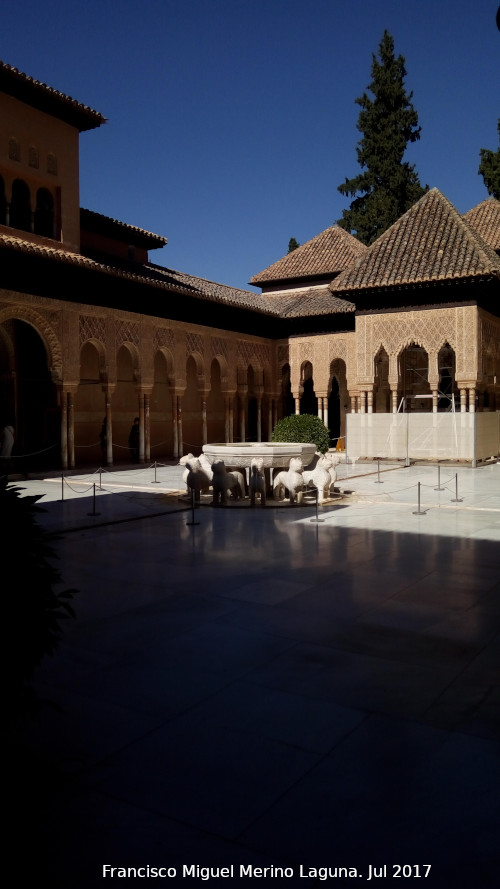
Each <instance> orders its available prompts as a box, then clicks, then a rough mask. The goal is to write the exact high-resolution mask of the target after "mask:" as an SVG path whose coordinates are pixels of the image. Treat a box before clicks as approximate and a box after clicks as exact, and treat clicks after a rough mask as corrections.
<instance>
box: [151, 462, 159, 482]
mask: <svg viewBox="0 0 500 889" xmlns="http://www.w3.org/2000/svg"><path fill="white" fill-rule="evenodd" d="M151 484H152V485H158V484H159V481H158V480H157V478H156V460H155V479H154V482H151Z"/></svg>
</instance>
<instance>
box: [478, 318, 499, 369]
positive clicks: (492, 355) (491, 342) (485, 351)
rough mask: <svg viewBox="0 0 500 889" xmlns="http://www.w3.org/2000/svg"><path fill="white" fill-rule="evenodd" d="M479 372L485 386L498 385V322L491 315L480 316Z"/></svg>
mask: <svg viewBox="0 0 500 889" xmlns="http://www.w3.org/2000/svg"><path fill="white" fill-rule="evenodd" d="M478 336H479V349H478V351H479V355H480V356H481V368H480V372H481V374H482V376H483V379H484V381H485V383H487V384H490V385H491V384H496V383H497V382H498V384H500V322H499V321H498V320H497V319H496V318H493V316H491V315H484V314H482V313H481V314H480V323H479V330H478Z"/></svg>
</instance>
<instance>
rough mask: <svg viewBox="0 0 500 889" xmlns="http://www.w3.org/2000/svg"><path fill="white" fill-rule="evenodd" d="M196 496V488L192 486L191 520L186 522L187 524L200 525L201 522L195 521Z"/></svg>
mask: <svg viewBox="0 0 500 889" xmlns="http://www.w3.org/2000/svg"><path fill="white" fill-rule="evenodd" d="M194 496H195V491H194V488H191V521H190V522H186V525H199V524H200V523H199V522H195V520H194Z"/></svg>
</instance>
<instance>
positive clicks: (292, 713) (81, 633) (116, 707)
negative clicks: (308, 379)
mask: <svg viewBox="0 0 500 889" xmlns="http://www.w3.org/2000/svg"><path fill="white" fill-rule="evenodd" d="M381 468H382V469H384V470H385V469H386V467H381ZM456 474H457V475H458V480H456V479H455V475H456ZM347 476H349V478H348V477H347ZM158 477H159V480H160V481H159V484H158V483H157V484H156V485H154V484H153V482H152V476H151V470H149V469H142V468H141V469H139V470H136V471H135V472H133V473H128V472H126V473H112V474H111V475H110V477H109V478H107V479H106V485H105V487H106V490H107V491H109V493H104V492H101V493H97V494H96V502H97V510H98V511H99V515H93V514H92V513H93V509H92V507H91V504H92V496H91V495H92V494H93V489H92V490H89V491H87V493H86V495H85V496H84V494H83V493H82V492H80V493H72V494H71V495H70V494H69V493H68V494H66V496H65V500H64V502H61V501H60V497H61V491H62V487H61V482H60V480H48V481H36V482H35V481H32V482H31V481H30V482H27V483H24V482H21V483H20V484H21V485H22V486H23V487H24V488H25V490H26V492H27V493H34V492H38V493H42V494H43V498H42V501H41V502H42V505H43V504H45V505H46V509H47V512H46V513H45V514H44V515H43V517H42V522H43V523H44V524H45V525H46V527H47V528H48V529H50V530H54V531H55V530H57V531H59V532H62V533H61V534H60V538H59V540H58V541H56V542H55V544H54V545H55V547H56V548H57V552H58V554H59V560H60V562H59V568H60V571H61V574H62V576H63V578H64V584H65V585H66V586H75V587H77V588H78V589H79V593H78V596H77V598H76V601H75V607H76V611H77V619H76V621H74V622H71V624H68V626H67V630H66V633H65V636H64V641H63V643H62V645H61V647H60V649H59V651H58V653H57V654H56V656H55V657H53V658H50V659H47V660H46V661H45V662H44V664H43V666H42V667H41V669H40V671H39V674H38V679H37V686H38V689H39V692H40V694H41V696H42V697H43V698H44V699H46V700H47V701H51V702H52V703H54V704H56V705H57V707H58V708H59V709H54V708H53V707H51V708H48V707H47V708H46V709H45V710H44V711H43V713H42V716H41V718H40V720H39V722H38V723H37V724H35V725H33V726H31V727H30V728H29V729H27V730H26V731H25V733H24V735H23V737H22V739H21V743H22V744H23V745H24V747H26V749H28V750H31V751H33V754H34V755H35V751H36V758H37V760H38V761H40V762H42V763H44V764H45V768H46V769H47V774H48V775H49V776H50V777H51V782H50V787H49V789H47V788H46V787H44V792H43V794H41V793H40V794H39V795H38V798H37V799H36V801H35V803H34V806H33V811H34V812H35V813H36V818H37V825H38V827H39V835H40V850H41V851H40V853H39V856H40V858H39V874H40V880H41V881H42V882H43V879H42V875H43V876H44V877H45V882H47V883H48V884H50V885H51V887H52V889H87V887H89V889H90V887H94V886H100V885H101V879H102V867H103V865H105V864H108V865H112V866H115V867H118V866H120V867H131V866H136V867H139V866H143V867H144V866H146V865H148V864H149V865H150V866H154V867H161V866H164V867H171V868H173V869H175V870H176V877H174V876H171V877H170V878H169V885H176V886H177V885H178V886H183V887H185V889H192V887H193V886H195V885H202V882H203V881H202V880H201V877H196V875H195V874H191V875H190V876H183V871H182V868H183V866H184V865H185V866H190V865H200V866H206V867H212V868H217V867H219V868H222V867H227V868H230V867H231V866H232V867H233V869H234V870H233V875H232V876H229V877H226V876H224V875H219V877H218V878H217V877H215V876H214V877H213V878H212V879H211V880H210V881H207V882H209V885H212V886H216V887H219V886H228V887H230V886H234V887H240V886H242V885H244V884H245V882H246V881H247V880H248V879H249V878H248V877H245V876H241V875H240V871H239V867H240V865H253V866H255V867H270V868H273V867H274V868H278V867H281V868H288V869H289V870H288V871H287V876H286V877H282V876H279V875H277V874H274V875H273V874H272V872H268V873H267V876H266V877H265V878H262V882H263V883H264V882H266V880H267V881H268V882H269V880H272V881H273V885H274V884H275V883H276V881H279V882H278V885H286V886H304V885H318V886H319V885H322V884H323V882H324V880H323V879H321V878H320V877H321V876H322V875H321V874H319V873H316V874H314V871H313V872H312V874H311V877H310V878H309V879H307V878H306V877H303V876H301V872H300V867H301V865H302V867H303V873H306V874H309V869H310V868H312V869H314V868H316V869H318V868H320V867H330V868H335V867H344V868H346V867H347V868H355V869H357V874H358V877H357V879H358V883H357V885H362V883H363V881H365V880H367V879H368V877H369V876H370V875H371V874H373V879H374V881H375V885H378V886H380V887H386V886H387V887H388V886H391V887H394V886H396V889H397V887H398V885H399V882H398V879H400V877H402V879H403V881H404V882H405V884H408V883H409V884H410V885H414V882H413V881H414V879H418V880H419V881H420V882H419V883H417V886H418V885H421V884H423V885H425V886H426V887H428V889H462V887H463V889H481V887H485V889H493V887H495V889H496V887H497V886H498V879H499V873H500V846H499V843H498V836H499V835H500V668H499V667H500V665H499V641H500V549H499V542H500V466H498V465H492V466H486V467H483V468H481V469H477V470H472V469H468V468H460V469H455V468H446V469H445V468H443V467H442V468H441V486H443V487H444V488H445V490H444V491H435V490H434V488H435V487H436V486H437V470H436V468H435V467H425V466H414V467H410V468H391V469H389V470H388V471H382V472H381V475H380V479H381V480H382V482H383V484H378V476H377V474H376V467H374V466H369V465H366V464H364V465H362V466H359V467H353V466H350V467H347V466H343V467H341V472H340V473H339V487H340V488H341V489H346V490H350V491H354V492H355V499H351V498H349V499H346V500H339V501H336V502H335V503H333V504H329V505H328V506H326V507H324V508H323V509H322V510H321V511H320V516H321V517H322V518H324V519H325V521H324V522H323V523H320V524H316V523H314V522H312V521H311V519H312V518H314V517H315V510H314V507H313V506H311V507H308V508H302V509H301V508H290V509H283V508H281V509H272V508H270V509H266V510H265V511H264V510H260V509H255V510H251V509H250V508H245V507H243V508H240V509H234V508H229V509H211V508H202V509H200V510H198V511H197V512H196V520H197V521H199V525H195V526H189V525H187V521H188V520H189V519H190V513H189V511H188V512H185V511H179V505H178V504H177V502H176V498H175V497H171V496H170V497H169V496H168V494H167V492H168V491H172V490H176V489H178V488H180V487H181V483H180V475H179V470H178V468H177V467H165V468H164V469H162V470H158ZM68 481H69V482H70V483H71V486H72V488H73V490H74V491H77V490H78V485H79V484H80V483H78V482H77V480H76V479H75V478H72V479H70V480H68ZM418 482H420V483H421V486H422V487H421V513H420V514H418V515H415V514H414V513H415V511H416V510H417V493H418V488H417V484H418ZM86 483H90V484H92V485H93V480H92V479H91V478H90V481H89V479H88V478H86V479H85V480H84V481H83V482H81V486H82V489H83V487H84V484H86ZM456 484H458V497H459V498H461V502H453V500H454V499H456V496H455V495H456V490H457V488H456ZM58 498H59V499H58ZM89 513H90V515H89ZM47 783H48V782H47ZM370 865H371V866H372V868H373V867H374V868H375V869H376V870H375V871H373V870H372V869H370ZM384 865H386V866H387V871H386V875H385V876H377V874H378V873H379V871H378V869H379V868H381V867H382V866H384ZM398 865H405V866H407V868H408V867H409V868H410V870H406V871H405V873H404V875H403V872H402V871H400V872H399V874H400V876H398V872H397V871H396V868H397V866H398ZM425 865H431V870H430V872H429V875H428V876H427V877H424V876H423V874H424V866H425ZM418 868H420V870H418ZM171 873H172V874H173V871H172V872H171ZM380 873H383V872H382V871H380ZM343 876H344V877H345V879H341V878H340V879H339V877H338V875H337V877H335V876H331V879H332V880H333V879H337V883H335V884H334V885H337V886H342V887H344V886H348V885H349V886H351V885H356V879H355V878H354V873H351V874H350V875H349V876H348V877H347V876H346V874H343ZM351 880H354V882H352V883H351ZM151 882H153V884H154V885H156V883H158V882H161V881H158V880H156V881H155V880H154V879H153V878H150V879H149V880H148V879H143V880H142V882H141V885H143V884H144V883H145V884H146V885H150V883H151ZM104 885H106V884H104ZM127 885H128V883H127Z"/></svg>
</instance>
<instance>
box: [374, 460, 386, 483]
mask: <svg viewBox="0 0 500 889" xmlns="http://www.w3.org/2000/svg"><path fill="white" fill-rule="evenodd" d="M377 476H378V478H377V481H376V482H375V484H376V485H383V484H384V483H383V482H381V481H380V459H379V460H377Z"/></svg>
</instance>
